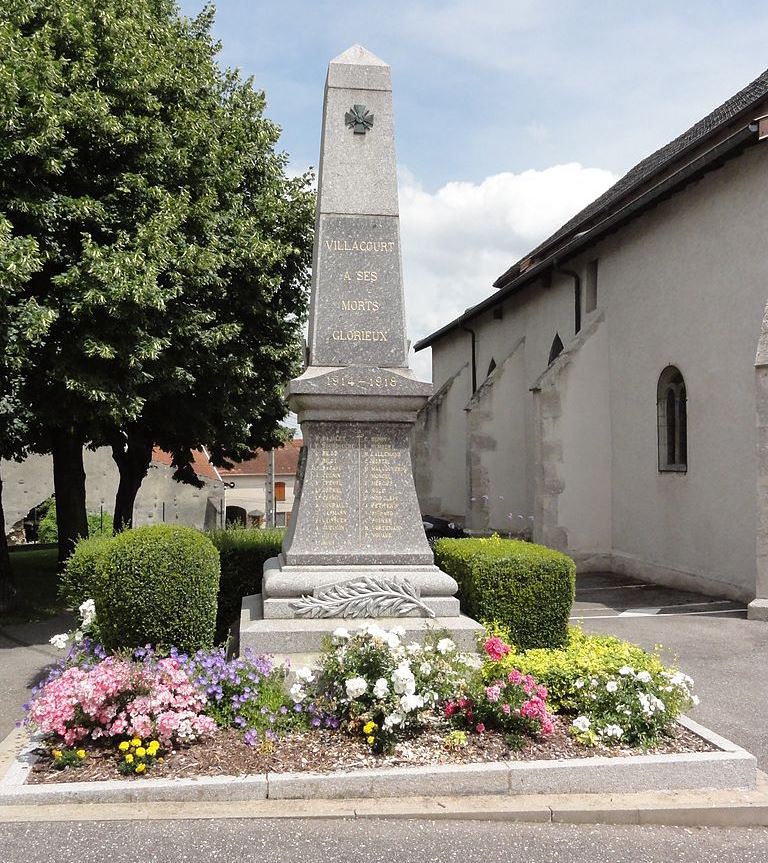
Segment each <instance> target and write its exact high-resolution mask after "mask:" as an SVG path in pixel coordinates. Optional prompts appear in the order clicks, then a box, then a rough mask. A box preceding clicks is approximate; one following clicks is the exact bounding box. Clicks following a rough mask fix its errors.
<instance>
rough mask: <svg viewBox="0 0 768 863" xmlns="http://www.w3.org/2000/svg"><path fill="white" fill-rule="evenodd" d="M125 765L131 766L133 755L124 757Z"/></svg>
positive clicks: (129, 754)
mask: <svg viewBox="0 0 768 863" xmlns="http://www.w3.org/2000/svg"><path fill="white" fill-rule="evenodd" d="M125 763H126V764H133V755H131V753H130V752H129V753H128V754H127V755H126V756H125Z"/></svg>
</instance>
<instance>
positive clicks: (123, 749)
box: [117, 740, 131, 752]
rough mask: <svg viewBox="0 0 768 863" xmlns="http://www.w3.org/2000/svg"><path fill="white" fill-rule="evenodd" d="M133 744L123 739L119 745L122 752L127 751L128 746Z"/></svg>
mask: <svg viewBox="0 0 768 863" xmlns="http://www.w3.org/2000/svg"><path fill="white" fill-rule="evenodd" d="M130 745H131V744H130V743H129V742H128V741H127V740H123V742H122V743H121V744H120V745H119V746H118V747H117V748H118V749H119V750H120V751H121V752H127V751H128V747H129V746H130Z"/></svg>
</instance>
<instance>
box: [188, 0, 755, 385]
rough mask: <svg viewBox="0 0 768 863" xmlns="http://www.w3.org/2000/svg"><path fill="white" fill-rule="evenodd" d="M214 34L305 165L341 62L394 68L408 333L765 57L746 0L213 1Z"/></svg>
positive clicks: (448, 313) (457, 307)
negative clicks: (331, 67)
mask: <svg viewBox="0 0 768 863" xmlns="http://www.w3.org/2000/svg"><path fill="white" fill-rule="evenodd" d="M180 5H181V8H182V11H183V12H184V13H185V14H188V15H192V14H195V13H196V12H198V11H199V10H200V9H201V8H202V5H203V3H202V2H201V0H181V3H180ZM214 32H215V34H216V36H217V37H218V38H219V39H220V41H221V44H222V51H221V62H222V65H225V66H234V67H238V68H239V69H241V71H242V72H243V73H244V74H246V75H250V76H253V79H254V84H255V86H256V87H257V88H259V89H263V90H264V91H265V92H266V96H267V115H268V116H269V117H270V118H271V119H272V120H274V121H276V122H277V123H278V124H279V125H280V126H281V128H282V130H283V134H282V137H281V147H282V149H284V150H285V151H286V152H287V153H288V154H289V156H290V168H291V170H292V171H294V172H301V171H303V170H305V169H306V168H309V167H312V168H314V169H316V168H317V163H318V157H319V144H320V123H321V119H322V116H321V115H322V99H323V86H324V82H325V75H326V71H327V65H328V62H329V60H331V59H332V58H333V57H335V56H337V55H338V54H340V53H342V52H343V51H344V50H346V49H347V48H348V47H349V46H350V45H353V44H355V43H359V44H362V45H364V46H365V47H366V48H368V49H369V50H370V51H372V52H373V53H374V54H376V55H378V56H379V57H380V58H381V59H383V60H385V61H386V62H387V63H389V64H390V65H391V67H392V79H393V98H394V109H395V134H396V141H395V145H396V149H397V157H398V177H399V191H400V222H401V234H402V250H403V269H404V279H405V295H406V306H407V314H408V334H409V337H410V339H411V340H412V341H413V342H415V341H417V340H418V339H420V338H423V337H424V336H426V335H428V334H429V333H430V332H432V331H433V330H435V329H437V328H438V327H440V326H442V325H443V324H445V323H447V322H448V321H450V320H452V319H453V318H455V317H456V316H457V315H458V314H460V313H461V312H462V311H463V310H464V309H465V308H467V307H468V306H471V305H474V304H475V303H477V302H479V301H480V300H482V299H483V298H484V297H486V296H488V295H489V294H491V293H492V292H493V288H492V287H491V285H492V282H493V281H494V279H496V278H497V277H498V276H499V275H501V273H502V272H503V271H505V270H506V269H507V268H508V267H509V266H511V264H513V263H514V262H515V261H517V260H518V259H519V258H520V257H522V256H523V255H524V254H525V253H526V252H528V251H529V250H530V249H532V248H533V247H534V246H536V245H537V244H538V243H539V242H540V241H541V240H543V239H545V238H546V237H547V236H548V235H549V234H551V233H552V232H553V231H555V230H556V229H557V228H558V227H559V226H560V225H561V224H562V223H563V222H565V221H566V220H567V219H568V218H570V217H571V216H572V215H574V214H575V213H576V212H578V211H579V210H580V209H581V208H582V207H583V206H585V205H586V204H588V203H589V202H590V201H591V200H593V199H594V198H596V197H597V196H598V195H599V194H600V193H601V192H603V191H604V190H605V189H606V188H608V187H609V186H610V185H611V184H612V183H613V182H615V181H616V180H617V179H618V178H619V177H620V176H621V175H622V174H624V173H625V172H626V171H627V170H629V168H631V167H632V166H633V165H634V164H636V163H637V162H639V161H640V160H641V159H642V158H644V157H645V156H647V155H648V154H650V153H651V152H653V151H654V150H656V149H658V148H659V147H661V146H663V145H664V144H666V143H667V142H668V141H670V140H671V139H672V138H674V137H676V136H677V135H678V134H679V133H680V132H682V131H684V130H685V129H686V128H688V127H689V126H690V125H692V124H693V123H694V122H696V121H697V120H699V119H700V118H701V117H703V116H704V115H705V114H707V113H709V111H711V110H712V109H713V108H715V107H716V106H717V105H719V104H720V103H722V102H724V101H725V100H726V99H727V98H728V97H729V96H731V95H733V94H734V93H735V92H737V91H738V90H740V89H741V88H742V87H743V86H745V85H746V84H748V83H749V82H750V81H752V80H753V79H754V78H756V77H757V76H758V75H759V74H760V73H761V72H762V71H763V70H764V69H765V68H767V67H768V49H766V47H765V46H767V45H768V6H766V5H765V3H764V2H763V3H760V2H746V0H728V2H727V3H726V2H722V0H720V2H710V0H663V2H662V0H644V2H641V3H638V2H636V0H634V2H627V0H600V2H598V0H581V2H578V3H577V2H568V0H474V2H465V0H444V2H439V0H429V2H427V0H378V2H368V0H346V2H322V0H281V2H263V0H219V2H218V3H217V4H216V23H215V26H214ZM429 353H430V352H429V350H425V351H421V352H419V353H418V354H416V355H412V364H413V367H414V369H415V371H416V372H417V373H419V374H420V375H421V376H422V377H424V378H426V379H430V378H431V369H430V364H429Z"/></svg>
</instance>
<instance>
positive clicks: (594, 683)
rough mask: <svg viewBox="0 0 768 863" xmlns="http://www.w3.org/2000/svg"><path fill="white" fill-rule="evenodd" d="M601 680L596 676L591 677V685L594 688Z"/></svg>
mask: <svg viewBox="0 0 768 863" xmlns="http://www.w3.org/2000/svg"><path fill="white" fill-rule="evenodd" d="M599 682H600V681H599V680H598V679H597V678H596V677H590V678H589V685H590V686H591V687H592V688H594V687H595V686H597V684H598V683H599Z"/></svg>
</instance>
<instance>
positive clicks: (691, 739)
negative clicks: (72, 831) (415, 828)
mask: <svg viewBox="0 0 768 863" xmlns="http://www.w3.org/2000/svg"><path fill="white" fill-rule="evenodd" d="M568 723H569V720H566V719H563V718H560V717H555V731H554V733H553V734H552V735H550V736H549V737H547V738H543V739H541V740H532V739H529V740H527V741H526V743H525V745H524V747H523V748H522V749H520V750H512V749H510V748H509V746H508V745H507V743H506V742H505V740H504V738H503V736H502V735H501V734H498V733H495V732H486V733H485V734H467V745H466V746H464V747H462V748H459V749H447V748H446V746H445V743H444V738H445V735H446V733H447V731H448V730H449V729H448V728H447V727H446V726H445V725H443V724H440V725H438V726H436V727H434V728H431V729H427V730H426V731H424V732H423V733H421V734H419V735H417V736H414V737H412V738H410V739H407V740H403V741H402V742H400V743H399V744H398V745H397V747H396V749H395V751H394V752H393V753H392V754H391V755H374V754H373V753H372V752H371V749H370V747H369V746H368V745H367V744H366V743H365V742H364V741H362V740H361V739H360V738H356V737H351V736H350V735H348V734H344V733H342V732H339V731H325V730H318V731H309V732H306V733H302V734H292V735H288V736H286V737H284V738H282V739H280V740H278V741H277V742H276V743H274V744H272V746H271V749H270V750H265V749H263V748H260V747H251V746H246V745H245V744H244V743H243V742H242V735H241V734H240V733H239V732H235V731H219V732H217V734H216V735H214V737H213V738H211V739H210V740H209V741H207V742H204V743H200V744H197V745H195V746H190V747H187V748H184V749H180V750H178V751H176V752H170V753H165V756H164V758H163V761H162V763H159V762H157V763H155V764H154V765H152V767H151V768H150V770H149V771H148V772H147V775H152V776H156V777H160V776H163V777H176V778H179V777H186V778H189V777H192V776H237V775H243V774H251V775H252V774H257V773H266V772H268V771H269V772H273V773H285V772H302V771H313V772H330V771H333V770H355V769H360V768H374V767H414V766H416V765H428V764H470V763H477V762H486V761H507V760H517V761H531V760H535V759H563V758H588V757H591V756H595V755H604V756H619V755H631V754H640V752H641V750H639V749H630V748H628V747H618V746H613V747H606V746H595V747H591V748H590V747H585V746H582V745H580V744H579V743H577V742H576V741H575V740H574V739H573V738H572V737H571V736H570V735H569V734H568V731H567V729H568ZM706 751H711V747H710V746H709V745H708V744H707V743H705V742H704V741H703V740H702V739H701V738H700V737H698V736H697V735H695V734H692V733H691V732H690V731H687V730H686V729H684V728H682V727H681V726H675V732H674V735H673V736H671V737H669V738H665V739H664V740H662V741H660V743H659V744H658V745H657V746H655V747H654V748H653V749H650V750H642V752H650V753H675V752H706ZM39 754H40V759H39V761H38V762H37V763H36V764H35V766H34V767H33V768H32V772H31V773H30V776H29V780H28V781H29V782H30V783H53V782H89V781H94V780H100V779H118V778H123V779H126V781H131V780H133V781H141V777H134V776H127V777H124V776H122V774H120V773H118V772H117V769H116V764H117V756H116V751H115V748H114V747H109V748H104V747H96V746H92V747H91V748H90V749H89V750H88V757H87V758H86V759H85V760H84V761H83V762H82V766H78V767H76V768H67V769H65V770H56V769H54V768H53V767H52V762H51V757H50V750H49V749H48V748H44V749H43V748H41V749H40V750H39Z"/></svg>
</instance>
